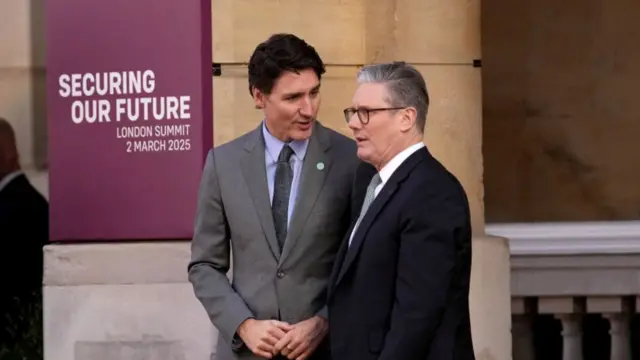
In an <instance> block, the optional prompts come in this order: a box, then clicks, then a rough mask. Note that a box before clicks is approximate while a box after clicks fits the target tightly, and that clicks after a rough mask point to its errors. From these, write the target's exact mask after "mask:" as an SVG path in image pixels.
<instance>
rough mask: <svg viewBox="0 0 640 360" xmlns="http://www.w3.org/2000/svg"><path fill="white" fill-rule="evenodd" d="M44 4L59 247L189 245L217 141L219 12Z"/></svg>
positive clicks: (112, 0)
mask: <svg viewBox="0 0 640 360" xmlns="http://www.w3.org/2000/svg"><path fill="white" fill-rule="evenodd" d="M45 4H46V25H47V26H46V36H47V111H48V122H49V171H50V173H49V181H50V188H49V196H50V206H51V207H50V209H51V210H50V211H51V239H52V240H54V241H57V240H72V241H79V240H80V241H82V240H145V239H148V240H158V239H174V240H175V239H189V238H190V237H191V236H192V233H193V220H194V214H195V209H196V201H197V191H198V184H199V181H200V176H201V173H202V166H203V163H204V159H205V156H206V152H207V151H208V150H209V148H210V147H211V145H212V139H213V131H212V126H213V119H212V94H211V90H212V89H211V88H212V79H211V76H212V75H211V47H212V44H211V1H210V0H200V1H197V0H196V1H181V0H135V1H131V0H109V1H86V0H56V1H47V2H45Z"/></svg>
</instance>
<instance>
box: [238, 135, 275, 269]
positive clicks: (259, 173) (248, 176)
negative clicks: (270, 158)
mask: <svg viewBox="0 0 640 360" xmlns="http://www.w3.org/2000/svg"><path fill="white" fill-rule="evenodd" d="M252 135H253V136H251V137H250V138H249V139H248V140H247V142H246V144H245V150H246V151H247V154H246V156H245V157H244V159H243V161H242V165H241V166H242V172H243V175H244V180H245V181H246V183H247V186H248V187H249V193H250V195H251V199H253V204H254V207H255V209H256V212H257V213H258V218H259V219H260V223H261V224H262V230H263V232H264V234H265V237H266V238H267V242H268V243H269V247H270V248H271V252H272V253H273V256H274V257H275V258H276V260H277V259H279V258H280V247H279V246H278V239H277V238H276V230H275V227H274V225H273V216H272V212H271V201H270V200H269V187H268V185H267V170H266V167H265V155H264V150H265V147H264V141H263V139H262V125H260V126H259V127H258V128H257V129H256V130H255V131H254V132H253V134H252Z"/></svg>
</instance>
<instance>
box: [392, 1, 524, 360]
mask: <svg viewBox="0 0 640 360" xmlns="http://www.w3.org/2000/svg"><path fill="white" fill-rule="evenodd" d="M395 11H396V13H395V18H396V23H395V28H394V30H395V31H394V33H395V36H396V38H395V44H397V45H396V48H395V50H394V56H393V58H394V59H397V60H405V61H408V62H410V63H413V64H416V65H417V66H418V67H419V69H420V70H421V71H422V73H423V74H424V75H425V77H426V80H427V86H428V87H429V92H430V95H431V106H430V111H429V115H428V117H427V133H426V136H425V140H426V143H427V145H428V146H429V148H430V149H431V151H432V152H433V154H434V156H436V157H437V158H438V159H440V160H441V161H442V162H443V163H444V165H445V166H446V167H447V168H448V169H449V170H450V171H452V172H453V173H454V174H455V175H456V176H457V177H458V179H460V181H461V182H462V184H463V186H464V188H465V190H466V192H467V195H468V197H469V203H470V206H471V215H472V223H473V229H474V241H473V265H472V275H471V294H470V308H471V327H472V332H473V342H474V346H475V351H476V358H477V359H478V360H485V359H510V358H511V346H512V343H511V311H510V305H511V300H510V286H509V282H510V266H509V247H508V242H507V240H506V239H503V238H498V237H492V236H487V235H486V234H485V229H484V226H485V223H484V186H483V160H482V81H481V68H480V67H475V66H474V65H473V64H474V60H476V59H478V60H480V59H481V51H480V1H479V0H476V1H471V2H469V1H462V0H454V1H423V0H398V1H396V4H395Z"/></svg>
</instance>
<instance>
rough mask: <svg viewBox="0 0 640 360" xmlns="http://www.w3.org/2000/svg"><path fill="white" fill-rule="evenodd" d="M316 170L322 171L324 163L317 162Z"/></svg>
mask: <svg viewBox="0 0 640 360" xmlns="http://www.w3.org/2000/svg"><path fill="white" fill-rule="evenodd" d="M316 169H318V170H323V169H324V163H323V162H319V163H317V164H316Z"/></svg>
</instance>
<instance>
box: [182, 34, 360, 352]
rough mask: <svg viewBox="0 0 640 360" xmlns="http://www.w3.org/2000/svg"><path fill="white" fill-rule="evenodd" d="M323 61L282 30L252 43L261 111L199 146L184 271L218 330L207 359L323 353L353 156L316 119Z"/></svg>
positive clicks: (347, 143)
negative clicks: (251, 125)
mask: <svg viewBox="0 0 640 360" xmlns="http://www.w3.org/2000/svg"><path fill="white" fill-rule="evenodd" d="M324 72H325V69H324V64H323V62H322V60H321V59H320V57H319V56H318V54H317V53H316V51H315V49H314V48H313V47H311V46H310V45H308V44H307V43H306V42H305V41H304V40H302V39H299V38H298V37H296V36H294V35H291V34H276V35H273V36H271V37H270V38H269V39H268V40H266V41H265V42H263V43H261V44H259V45H258V46H257V48H256V49H255V51H254V53H253V55H252V56H251V59H250V61H249V90H250V92H251V95H252V96H253V98H254V100H255V104H256V107H258V108H260V109H262V110H263V112H264V121H263V122H262V123H261V124H260V125H259V126H258V127H257V128H256V129H255V130H253V131H251V132H249V133H247V134H245V135H243V136H241V137H239V138H237V139H235V140H233V141H231V142H229V143H226V144H223V145H220V146H218V147H215V148H214V149H213V150H211V151H210V152H209V154H208V156H207V160H206V164H205V167H204V171H203V175H202V181H201V184H200V188H199V196H198V210H197V215H196V221H195V233H194V237H193V241H192V247H191V262H190V264H189V280H190V281H191V283H192V284H193V289H194V292H195V295H196V297H197V298H198V300H199V301H200V302H201V303H202V305H203V306H204V308H205V310H206V311H207V313H208V315H209V317H210V319H211V322H212V323H213V324H214V326H215V327H216V328H217V329H218V331H219V335H218V344H217V350H216V359H217V360H229V359H258V358H273V359H277V358H280V359H285V358H289V359H299V360H302V359H314V360H315V359H323V360H324V359H328V358H329V348H328V344H327V343H326V341H325V340H324V339H325V335H326V334H327V331H328V322H327V317H328V314H327V309H326V290H327V285H328V280H329V276H330V274H331V269H332V265H333V262H334V258H335V255H336V252H337V249H338V246H339V242H340V241H341V240H342V238H343V237H344V235H345V233H346V231H347V228H348V226H349V223H350V220H351V209H352V206H351V189H352V182H353V176H354V172H355V168H356V166H357V163H358V159H357V156H356V146H355V142H354V141H353V140H351V139H349V138H348V137H346V136H344V135H341V134H339V133H337V132H335V131H333V130H330V129H328V128H326V127H324V126H322V125H321V124H320V123H319V122H317V121H316V115H317V113H318V108H319V105H320V78H321V75H322V74H323V73H324ZM232 249H233V251H231V250H232ZM231 255H233V256H232V259H233V261H231V259H230V258H231ZM231 263H233V278H232V280H231V282H230V281H229V280H228V277H227V272H228V271H229V268H230V267H231Z"/></svg>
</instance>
